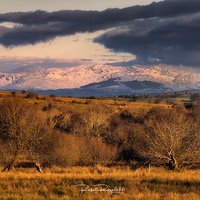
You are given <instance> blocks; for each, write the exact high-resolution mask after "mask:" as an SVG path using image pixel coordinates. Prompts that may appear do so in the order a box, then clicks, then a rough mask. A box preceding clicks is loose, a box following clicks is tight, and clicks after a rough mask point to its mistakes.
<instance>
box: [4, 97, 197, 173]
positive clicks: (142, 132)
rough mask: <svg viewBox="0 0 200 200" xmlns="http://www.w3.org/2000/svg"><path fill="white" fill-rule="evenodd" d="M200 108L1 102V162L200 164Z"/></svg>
mask: <svg viewBox="0 0 200 200" xmlns="http://www.w3.org/2000/svg"><path fill="white" fill-rule="evenodd" d="M199 114H200V112H198V108H195V109H194V110H190V111H189V112H186V111H185V110H184V109H183V110H180V109H179V110H176V109H173V108H171V109H160V108H157V109H156V108H155V109H152V110H150V111H149V112H147V113H144V112H143V111H141V113H137V114H136V113H134V112H132V111H131V110H124V111H122V112H116V111H113V110H111V109H110V108H108V107H104V106H102V107H98V108H96V107H95V106H94V107H91V108H89V109H88V110H87V111H85V112H79V111H77V110H64V109H62V108H60V109H59V108H54V107H53V106H51V109H47V110H44V109H41V108H40V107H39V106H37V105H35V104H33V103H30V102H29V101H28V100H27V99H22V98H17V97H12V98H7V99H5V100H3V101H1V102H0V164H1V165H3V166H4V169H3V170H4V171H5V170H7V169H8V170H9V169H11V168H12V167H13V166H14V165H15V163H16V162H17V161H19V160H35V161H39V162H40V163H42V164H43V165H46V166H52V165H59V166H66V165H93V164H98V163H101V164H108V163H109V164H110V163H116V162H118V161H120V162H121V161H132V160H137V161H138V162H141V163H151V164H153V165H156V166H161V165H163V166H166V167H167V168H168V169H171V170H180V169H181V168H183V167H188V168H190V167H199V166H200V117H199Z"/></svg>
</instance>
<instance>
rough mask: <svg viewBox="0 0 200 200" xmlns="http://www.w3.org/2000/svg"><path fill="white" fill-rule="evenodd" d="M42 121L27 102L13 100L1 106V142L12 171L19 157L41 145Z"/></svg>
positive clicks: (8, 165)
mask: <svg viewBox="0 0 200 200" xmlns="http://www.w3.org/2000/svg"><path fill="white" fill-rule="evenodd" d="M40 125H41V120H38V115H37V111H36V109H35V107H34V106H32V105H31V104H30V103H27V102H26V101H25V100H21V99H17V98H12V99H6V100H4V101H3V102H2V103H1V104H0V140H1V141H2V143H3V144H4V146H5V150H4V158H5V157H7V159H6V160H7V165H6V166H5V168H4V169H3V171H5V170H7V169H8V170H10V169H11V168H12V167H13V165H14V163H15V162H16V160H17V159H18V158H19V156H21V157H23V156H25V154H28V153H30V152H31V150H32V147H33V146H35V145H39V143H40V140H41V137H42V134H41V131H42V127H41V126H40Z"/></svg>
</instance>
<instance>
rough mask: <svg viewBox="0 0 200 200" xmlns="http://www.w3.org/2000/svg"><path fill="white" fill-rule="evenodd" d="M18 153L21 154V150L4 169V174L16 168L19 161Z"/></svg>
mask: <svg viewBox="0 0 200 200" xmlns="http://www.w3.org/2000/svg"><path fill="white" fill-rule="evenodd" d="M18 152H19V149H17V150H16V152H15V154H14V157H13V159H12V160H11V162H10V163H9V164H8V165H6V166H5V167H4V168H3V170H2V172H5V171H6V170H8V171H10V170H11V169H12V168H13V167H14V164H15V161H16V160H17V156H18Z"/></svg>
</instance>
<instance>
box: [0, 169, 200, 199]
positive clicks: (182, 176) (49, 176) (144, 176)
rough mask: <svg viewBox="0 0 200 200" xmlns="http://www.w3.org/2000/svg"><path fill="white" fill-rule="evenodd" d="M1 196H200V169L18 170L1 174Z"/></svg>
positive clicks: (80, 197)
mask: <svg viewBox="0 0 200 200" xmlns="http://www.w3.org/2000/svg"><path fill="white" fill-rule="evenodd" d="M77 184H87V185H90V186H91V187H92V186H93V185H95V184H106V185H108V186H109V188H114V187H119V186H121V187H123V188H125V191H124V193H121V194H112V195H108V193H107V192H85V193H81V192H80V188H79V187H76V185H77ZM0 199H1V200H2V199H10V200H11V199H16V200H18V199H33V200H35V199H52V200H56V199H69V200H71V199H73V200H76V199H77V200H81V199H83V200H86V199H88V200H95V199H96V200H101V199H113V200H123V199H127V200H134V199H153V200H154V199H170V200H179V199H181V200H184V199H187V200H188V199H191V200H192V199H200V171H199V170H196V171H195V170H193V171H192V170H191V171H182V172H169V171H166V170H164V169H156V168H152V169H151V170H149V169H141V170H136V171H132V170H130V169H129V168H128V167H127V168H121V167H112V168H106V167H102V166H96V167H69V168H56V167H55V168H52V169H46V170H45V173H44V174H39V173H36V172H35V171H32V170H31V171H26V170H24V171H19V170H14V171H12V172H8V173H1V174H0Z"/></svg>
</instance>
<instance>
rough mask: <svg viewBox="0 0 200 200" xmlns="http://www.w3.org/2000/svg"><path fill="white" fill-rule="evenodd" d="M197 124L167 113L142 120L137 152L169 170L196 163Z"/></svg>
mask: <svg viewBox="0 0 200 200" xmlns="http://www.w3.org/2000/svg"><path fill="white" fill-rule="evenodd" d="M198 126H199V125H198V124H197V123H196V122H195V121H194V120H193V119H192V118H190V117H188V116H186V115H185V114H183V113H177V112H174V111H172V110H171V111H169V112H166V113H164V114H160V115H154V114H152V116H151V117H150V118H149V119H148V120H146V122H145V131H144V133H143V134H142V136H141V138H140V140H141V142H140V145H139V146H138V147H137V151H138V153H139V154H140V155H142V156H143V157H144V158H146V159H147V160H149V161H150V162H154V163H156V164H165V166H167V167H168V168H169V169H171V170H179V169H180V168H181V167H183V166H190V167H191V166H192V165H196V164H200V140H199V138H200V132H199V128H198Z"/></svg>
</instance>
